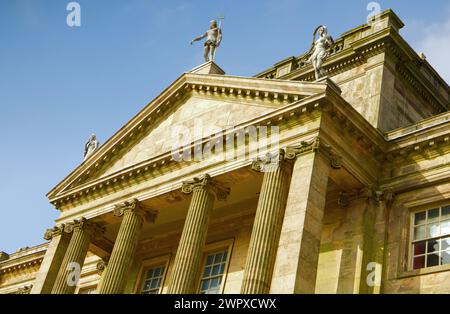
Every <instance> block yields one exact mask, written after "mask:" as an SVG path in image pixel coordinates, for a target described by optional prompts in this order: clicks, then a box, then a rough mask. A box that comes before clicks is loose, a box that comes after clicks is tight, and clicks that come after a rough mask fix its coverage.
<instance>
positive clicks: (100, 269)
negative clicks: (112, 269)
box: [96, 259, 108, 275]
mask: <svg viewBox="0 0 450 314" xmlns="http://www.w3.org/2000/svg"><path fill="white" fill-rule="evenodd" d="M106 266H108V261H106V260H104V259H101V260H100V261H99V262H98V263H97V265H96V268H97V273H98V274H99V275H101V274H102V273H103V272H104V271H105V269H106Z"/></svg>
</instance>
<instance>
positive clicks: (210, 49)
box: [191, 16, 223, 62]
mask: <svg viewBox="0 0 450 314" xmlns="http://www.w3.org/2000/svg"><path fill="white" fill-rule="evenodd" d="M218 20H219V25H217V21H216V20H212V21H211V22H210V26H209V30H207V31H206V33H204V34H203V35H201V36H199V37H197V38H194V39H193V40H192V41H191V45H192V44H193V43H194V42H196V41H199V40H202V39H203V38H206V41H205V43H204V50H203V57H204V58H205V62H208V61H214V57H215V54H216V49H217V48H218V47H219V46H220V43H221V41H222V29H221V24H222V20H223V17H222V16H219V18H218Z"/></svg>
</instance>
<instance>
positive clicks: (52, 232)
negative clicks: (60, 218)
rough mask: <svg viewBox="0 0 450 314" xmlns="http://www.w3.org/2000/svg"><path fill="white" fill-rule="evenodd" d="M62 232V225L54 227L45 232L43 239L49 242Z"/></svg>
mask: <svg viewBox="0 0 450 314" xmlns="http://www.w3.org/2000/svg"><path fill="white" fill-rule="evenodd" d="M63 232H64V224H60V225H57V226H54V227H53V228H51V229H47V230H45V233H44V239H45V240H47V241H50V240H51V239H53V237H56V236H59V235H61V234H62V233H63Z"/></svg>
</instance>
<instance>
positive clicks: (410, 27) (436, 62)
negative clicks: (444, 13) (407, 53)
mask: <svg viewBox="0 0 450 314" xmlns="http://www.w3.org/2000/svg"><path fill="white" fill-rule="evenodd" d="M406 25H407V26H406V28H405V37H406V38H407V39H408V40H409V42H410V43H411V45H412V46H413V48H414V49H415V50H416V51H417V52H418V53H421V52H423V53H424V54H425V56H426V57H427V61H428V62H429V63H431V65H432V66H433V67H434V68H435V69H436V71H437V72H438V73H439V74H440V75H441V76H442V77H443V78H444V79H445V80H446V81H447V83H449V82H450V60H449V56H450V16H449V17H448V18H447V20H446V21H443V22H440V23H433V24H427V23H425V22H423V21H410V22H409V23H408V22H407V23H406Z"/></svg>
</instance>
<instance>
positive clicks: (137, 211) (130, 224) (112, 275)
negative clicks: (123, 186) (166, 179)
mask: <svg viewBox="0 0 450 314" xmlns="http://www.w3.org/2000/svg"><path fill="white" fill-rule="evenodd" d="M114 215H116V216H118V217H122V216H123V220H122V223H121V224H120V229H119V233H118V234H117V238H116V241H115V244H114V248H113V251H112V253H111V257H110V259H109V262H108V267H106V269H105V272H104V274H103V275H102V279H101V281H102V282H101V285H99V288H98V292H99V293H100V294H120V293H123V290H124V288H125V285H126V280H127V276H128V272H129V270H130V266H131V264H132V263H133V258H134V253H135V251H136V246H137V244H138V240H139V234H140V232H141V229H142V226H143V223H144V220H146V219H147V220H149V221H151V222H154V221H155V219H156V216H157V212H156V211H152V210H150V209H148V208H145V207H144V206H143V205H142V204H141V203H140V202H139V201H138V200H132V201H129V202H125V203H124V204H120V205H118V206H116V208H115V209H114Z"/></svg>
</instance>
